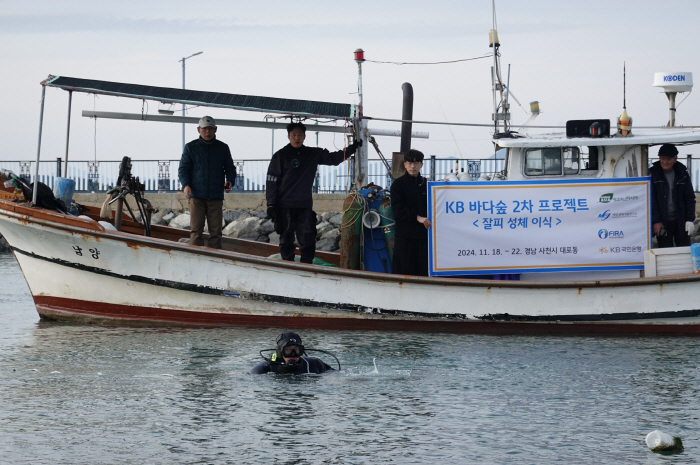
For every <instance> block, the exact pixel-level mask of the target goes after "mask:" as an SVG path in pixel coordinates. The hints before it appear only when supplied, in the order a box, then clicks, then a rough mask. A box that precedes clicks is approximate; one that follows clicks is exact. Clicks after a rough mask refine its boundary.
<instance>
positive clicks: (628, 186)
mask: <svg viewBox="0 0 700 465" xmlns="http://www.w3.org/2000/svg"><path fill="white" fill-rule="evenodd" d="M649 199H650V181H649V178H648V177H641V178H625V179H596V180H590V179H588V180H574V181H569V180H562V181H487V182H430V183H428V203H429V205H428V211H429V215H430V219H431V221H432V223H433V227H432V228H431V229H430V249H429V250H430V275H431V276H455V275H470V274H499V273H524V272H527V273H535V272H552V271H592V270H639V269H643V268H644V251H645V250H647V249H648V248H649V247H650V244H651V232H650V229H649V225H650V217H651V213H650V203H649Z"/></svg>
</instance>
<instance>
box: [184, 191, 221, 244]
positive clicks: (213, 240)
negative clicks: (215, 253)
mask: <svg viewBox="0 0 700 465" xmlns="http://www.w3.org/2000/svg"><path fill="white" fill-rule="evenodd" d="M223 206H224V201H223V200H200V199H194V198H191V199H190V244H193V245H204V239H203V238H202V234H203V233H204V220H205V219H206V221H207V224H208V225H209V241H208V242H207V246H208V247H211V248H213V249H220V248H221V230H222V222H223V216H224V212H223Z"/></svg>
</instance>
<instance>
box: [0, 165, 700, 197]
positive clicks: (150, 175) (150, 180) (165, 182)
mask: <svg viewBox="0 0 700 465" xmlns="http://www.w3.org/2000/svg"><path fill="white" fill-rule="evenodd" d="M656 160H657V159H650V160H649V163H650V165H651V163H653V162H654V161H656ZM59 161H60V159H57V160H55V161H42V162H39V181H41V182H43V183H44V184H46V185H48V186H49V187H51V188H52V189H53V186H54V179H55V178H56V177H57V174H58V172H59V168H58V167H59ZM678 161H679V162H681V163H683V164H684V165H686V166H688V167H689V168H690V169H689V171H690V172H691V180H692V183H693V187H694V188H695V190H696V191H698V190H699V189H700V160H695V162H693V159H692V157H690V156H688V157H683V158H682V157H679V158H678ZM35 163H36V162H35V161H0V168H2V169H9V170H11V171H13V172H14V173H15V174H18V175H20V176H22V177H23V178H25V179H27V180H29V181H32V176H33V174H34V165H35ZM120 163H121V162H120V161H97V162H96V161H94V160H93V161H89V160H82V161H81V160H71V161H70V162H69V163H68V170H67V176H65V177H68V178H71V179H73V180H75V182H76V187H75V189H76V192H105V191H107V190H108V189H109V188H110V187H112V186H114V185H115V184H116V182H117V177H118V176H119V164H120ZM131 163H132V169H131V172H132V174H133V175H135V176H138V177H139V179H140V180H141V182H142V183H143V184H144V185H145V186H146V191H147V192H176V191H179V190H182V186H181V185H180V183H179V181H178V180H177V170H178V167H179V166H180V160H132V161H131ZM234 163H235V165H236V170H237V171H238V178H237V179H236V185H235V186H234V190H235V191H237V192H263V191H264V190H265V179H266V176H267V167H268V165H269V160H238V161H234ZM367 167H368V179H369V181H370V182H374V183H375V184H377V185H380V186H384V187H388V186H389V185H390V184H391V179H390V178H389V175H388V173H387V170H386V167H385V166H384V164H383V163H382V162H381V160H379V159H371V160H369V161H368V164H367ZM504 167H505V161H504V160H502V159H454V158H437V157H435V156H432V157H430V158H427V159H426V160H425V164H424V166H423V171H422V172H423V174H424V175H425V176H427V177H429V178H430V179H434V180H440V179H444V178H445V177H446V176H447V175H448V174H450V173H454V174H460V173H466V174H468V175H469V178H470V179H471V180H473V181H476V180H477V179H479V177H481V176H482V175H487V176H492V175H493V174H494V173H498V172H501V171H503V169H504ZM349 168H350V167H349V166H348V163H343V164H341V165H339V166H319V167H318V172H317V176H316V181H315V183H314V192H318V193H344V192H347V191H348V189H349V184H350V179H351V177H352V173H350V172H349Z"/></svg>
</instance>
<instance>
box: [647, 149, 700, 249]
mask: <svg viewBox="0 0 700 465" xmlns="http://www.w3.org/2000/svg"><path fill="white" fill-rule="evenodd" d="M649 174H650V175H651V194H652V195H651V198H652V206H651V223H652V225H653V226H652V230H653V232H654V235H655V236H656V239H657V240H658V242H659V247H662V248H663V247H674V246H675V247H688V246H689V245H690V236H692V235H693V231H694V229H695V225H694V223H693V221H694V220H695V193H694V192H693V185H692V184H691V181H690V176H689V175H688V170H687V169H686V167H685V166H683V165H682V164H681V163H678V149H677V148H676V147H675V146H674V145H672V144H664V145H662V146H661V148H660V149H659V161H657V162H656V163H654V164H653V165H652V167H651V168H650V169H649Z"/></svg>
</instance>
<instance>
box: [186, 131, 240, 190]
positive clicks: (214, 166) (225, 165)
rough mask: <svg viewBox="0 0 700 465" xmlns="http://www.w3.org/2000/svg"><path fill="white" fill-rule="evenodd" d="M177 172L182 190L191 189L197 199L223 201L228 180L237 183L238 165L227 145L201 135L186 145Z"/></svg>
mask: <svg viewBox="0 0 700 465" xmlns="http://www.w3.org/2000/svg"><path fill="white" fill-rule="evenodd" d="M177 175H178V178H179V179H180V184H182V188H183V189H184V188H185V186H190V188H192V197H194V198H195V199H200V200H223V198H224V183H225V181H229V182H230V183H231V185H233V184H234V183H235V182H236V167H235V166H234V165H233V159H232V158H231V151H230V150H229V148H228V145H226V144H224V143H223V142H221V141H220V140H218V139H214V140H213V141H212V142H205V141H204V139H202V138H201V137H200V138H198V139H195V140H193V141H192V142H190V143H188V144H187V145H185V150H184V151H183V152H182V158H181V159H180V168H178V170H177Z"/></svg>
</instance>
